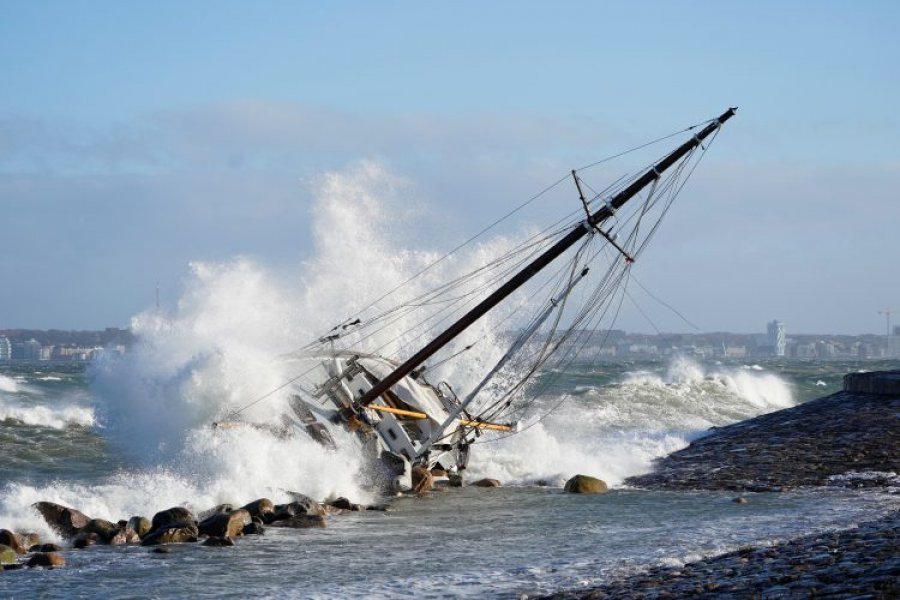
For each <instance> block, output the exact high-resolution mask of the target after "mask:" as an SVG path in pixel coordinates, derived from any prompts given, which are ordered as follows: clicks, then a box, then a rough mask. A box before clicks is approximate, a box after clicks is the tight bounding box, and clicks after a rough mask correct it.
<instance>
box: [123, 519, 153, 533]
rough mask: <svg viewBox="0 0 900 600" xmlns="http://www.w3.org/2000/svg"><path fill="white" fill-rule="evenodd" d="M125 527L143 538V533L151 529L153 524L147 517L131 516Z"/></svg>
mask: <svg viewBox="0 0 900 600" xmlns="http://www.w3.org/2000/svg"><path fill="white" fill-rule="evenodd" d="M125 529H131V530H132V531H134V532H135V533H136V534H137V535H138V537H140V538H143V537H144V536H145V535H147V534H148V533H150V532H151V531H153V525H152V524H151V523H150V519H148V518H147V517H131V518H130V519H128V524H127V525H125Z"/></svg>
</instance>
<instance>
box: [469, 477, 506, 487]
mask: <svg viewBox="0 0 900 600" xmlns="http://www.w3.org/2000/svg"><path fill="white" fill-rule="evenodd" d="M471 485H473V486H475V487H487V488H492V487H500V485H501V484H500V482H499V481H498V480H496V479H490V478H488V477H486V478H484V479H479V480H478V481H475V482H473V483H472V484H471Z"/></svg>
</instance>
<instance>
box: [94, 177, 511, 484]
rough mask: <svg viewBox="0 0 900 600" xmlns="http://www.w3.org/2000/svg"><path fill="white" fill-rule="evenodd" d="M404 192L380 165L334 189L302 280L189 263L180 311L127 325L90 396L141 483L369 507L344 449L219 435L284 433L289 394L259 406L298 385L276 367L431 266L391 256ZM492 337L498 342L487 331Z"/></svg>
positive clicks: (397, 326)
mask: <svg viewBox="0 0 900 600" xmlns="http://www.w3.org/2000/svg"><path fill="white" fill-rule="evenodd" d="M399 187H401V186H400V183H398V181H397V180H396V179H395V178H393V177H392V176H391V175H390V174H389V173H387V172H385V171H384V170H383V169H382V168H381V167H379V166H377V165H375V164H373V163H365V164H363V165H361V166H359V167H356V168H353V169H350V170H348V171H347V172H344V173H332V174H328V175H325V176H323V177H322V179H321V181H320V182H319V187H318V188H317V192H316V193H317V199H316V205H315V208H314V210H313V232H314V237H315V240H316V245H315V246H316V254H315V255H314V256H313V257H312V258H310V259H309V260H308V261H307V262H305V263H303V264H302V265H300V267H299V273H293V274H290V275H288V274H285V273H274V272H271V271H269V270H267V269H265V268H263V267H262V266H260V265H258V264H256V263H255V262H253V261H252V260H249V259H246V258H238V259H235V260H232V261H229V262H225V263H221V264H213V263H194V264H192V265H191V270H190V273H189V276H188V279H187V281H186V284H185V291H184V293H183V295H182V297H181V298H180V300H179V302H178V304H177V307H176V308H175V309H174V310H172V311H171V312H170V313H160V312H158V311H155V310H151V311H147V312H144V313H142V314H140V315H137V316H136V317H135V318H134V319H133V320H132V330H133V332H134V333H135V335H136V337H137V339H138V342H137V344H136V345H135V346H134V347H133V348H132V349H131V350H130V351H129V352H128V353H127V354H125V355H124V356H108V357H105V358H104V359H102V360H100V361H98V362H97V363H96V364H95V365H94V366H93V367H92V379H93V385H92V388H93V392H94V394H95V395H96V396H97V397H98V398H99V399H100V403H101V417H102V424H103V426H104V435H105V436H106V437H107V438H108V439H109V440H110V441H111V442H112V443H113V444H115V445H116V446H117V447H118V448H120V449H121V450H122V451H123V453H124V454H125V455H126V456H129V457H131V460H132V461H133V462H134V464H136V465H138V466H140V467H141V470H140V473H144V474H148V475H147V476H148V477H151V476H152V474H153V473H167V474H169V475H170V477H169V478H167V481H170V482H171V484H172V485H173V486H176V487H179V488H180V489H181V490H182V492H181V493H180V496H181V500H180V502H183V501H191V502H194V501H201V500H202V499H204V498H209V497H210V495H212V496H215V499H217V500H218V501H220V502H224V501H233V500H234V496H233V495H234V494H237V495H240V494H242V493H245V492H246V493H248V494H251V495H252V494H261V493H266V494H268V495H271V496H275V495H276V494H275V493H274V492H272V493H270V492H269V491H268V490H276V491H277V490H278V489H294V490H299V491H303V492H304V493H307V494H311V495H321V496H322V497H324V496H326V495H330V494H332V493H337V494H342V495H350V496H354V497H356V498H361V497H363V491H362V490H361V489H359V478H358V477H357V472H358V471H359V470H360V469H361V465H360V464H359V456H358V453H357V452H354V445H355V441H354V440H353V439H352V438H350V439H347V440H340V441H344V442H346V443H345V444H342V446H343V447H344V448H345V449H344V450H343V451H342V452H340V453H335V452H330V451H326V450H325V449H323V448H321V447H319V446H317V445H315V444H314V443H313V442H311V441H310V440H308V439H306V438H305V437H302V436H298V437H297V438H294V439H287V440H279V439H277V438H276V437H273V436H272V435H268V434H266V433H263V432H260V431H256V430H254V429H252V428H236V429H213V428H212V427H211V423H212V422H213V421H217V420H220V419H222V418H228V419H232V418H240V419H241V420H244V421H251V422H257V423H262V424H267V425H273V424H274V425H277V424H279V422H280V419H279V417H280V413H281V411H283V410H285V408H286V397H285V395H284V393H283V392H282V393H277V392H276V393H274V394H272V395H271V396H270V397H265V398H264V396H265V395H266V394H267V393H268V392H271V391H273V390H278V388H279V387H280V386H281V385H282V384H284V383H285V382H286V381H288V380H290V379H291V378H293V377H295V376H296V373H293V372H289V371H286V370H285V363H283V362H282V361H280V360H278V359H277V357H278V355H280V354H283V353H286V352H288V351H290V350H293V349H295V348H297V347H299V346H300V345H302V344H304V343H305V342H307V341H309V340H310V339H311V338H314V337H315V336H316V335H320V334H322V333H323V332H325V331H327V330H328V329H329V328H330V327H331V326H333V325H334V324H335V323H338V322H340V321H342V320H343V319H344V318H346V316H347V315H348V314H352V313H353V311H354V310H357V309H358V308H359V304H360V303H361V302H362V301H363V300H364V299H365V298H366V297H372V296H373V295H374V294H375V293H377V291H379V290H388V289H391V288H392V287H395V286H396V285H397V284H398V283H400V282H403V281H405V280H407V279H408V278H410V276H411V275H413V274H414V273H416V272H418V271H419V270H421V269H422V268H423V267H424V266H425V265H427V264H429V263H430V262H431V261H433V260H434V259H435V258H436V256H437V255H436V254H435V253H434V252H430V251H424V250H413V249H407V248H405V247H403V246H402V245H400V244H397V243H396V242H395V240H394V237H395V236H394V235H393V233H391V232H392V231H393V232H399V233H403V232H404V231H405V229H404V228H405V227H409V226H411V225H408V224H404V223H399V224H398V221H397V214H398V211H395V210H394V205H395V204H402V203H403V202H402V199H401V198H399V197H398V196H397V189H398V188H399ZM386 205H389V206H390V209H391V210H390V213H391V217H390V219H388V217H387V213H388V210H387V208H386ZM399 214H401V215H403V214H407V215H409V211H406V212H405V213H404V211H399ZM389 221H390V223H389ZM400 237H402V236H400ZM398 246H399V247H398ZM506 246H507V242H506V241H505V240H499V241H493V242H489V243H487V244H482V245H480V246H477V247H475V248H473V250H472V252H471V253H470V254H468V255H464V256H462V255H461V256H459V257H455V258H454V260H450V261H447V262H446V264H444V265H442V266H441V268H440V269H435V271H434V272H433V273H430V274H429V277H428V278H422V279H421V280H420V281H417V282H416V286H418V287H416V286H414V287H413V288H412V292H411V293H413V294H415V293H418V292H419V291H420V290H424V289H430V287H433V286H434V285H436V284H438V283H443V282H444V281H446V279H447V278H450V277H454V276H456V275H457V274H458V273H460V272H466V271H469V270H471V268H472V264H473V262H474V263H475V265H476V266H477V265H478V264H481V263H482V262H484V261H488V260H490V259H491V258H492V257H493V256H495V255H496V254H497V253H499V252H502V251H504V249H505V248H506ZM408 325H409V323H408V321H407V322H397V323H394V324H393V325H392V327H390V328H387V329H385V330H383V331H381V332H379V334H378V335H376V336H373V337H372V338H371V339H369V340H367V342H366V343H368V344H369V345H370V346H369V347H371V348H373V349H374V348H379V347H381V346H387V347H393V348H396V347H397V346H398V345H401V344H403V343H404V342H407V341H409V340H403V339H402V338H399V339H398V338H397V332H398V331H402V330H404V329H406V328H407V326H408ZM483 327H484V329H483V330H481V331H483V332H487V331H490V328H489V321H487V320H486V322H485V324H484V325H483ZM499 352H500V350H499V349H498V348H497V347H496V345H495V344H493V340H492V338H490V337H487V338H485V339H483V340H482V341H481V342H479V344H477V346H476V348H474V349H473V351H472V352H470V353H468V354H467V356H466V361H465V362H464V363H460V364H465V368H463V369H460V367H459V366H457V365H445V367H444V369H456V370H457V371H458V372H459V371H466V369H473V371H472V372H473V373H474V372H476V371H474V365H477V364H488V363H489V362H490V361H491V360H496V357H497V356H499ZM470 378H474V375H472V376H471V377H470ZM463 385H464V383H463ZM260 398H263V399H262V400H259V399H260ZM258 400H259V401H258ZM236 410H238V411H240V413H239V415H236V414H234V411H236ZM348 438H349V436H348ZM144 482H145V480H144V479H140V480H139V481H136V483H135V485H137V486H138V487H142V486H144V485H145V483H144ZM201 483H202V492H201V491H200V489H199V488H198V486H200V485H201ZM251 488H252V489H251ZM229 494H232V495H231V496H229ZM249 499H253V498H249Z"/></svg>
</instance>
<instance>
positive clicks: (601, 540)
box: [0, 357, 900, 598]
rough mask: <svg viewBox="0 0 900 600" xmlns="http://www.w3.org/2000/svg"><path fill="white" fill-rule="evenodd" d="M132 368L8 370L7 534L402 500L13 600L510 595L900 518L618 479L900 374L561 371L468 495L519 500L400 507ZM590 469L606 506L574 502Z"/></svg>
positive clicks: (125, 555)
mask: <svg viewBox="0 0 900 600" xmlns="http://www.w3.org/2000/svg"><path fill="white" fill-rule="evenodd" d="M117 361H118V362H117ZM117 361H105V360H98V361H96V362H95V363H92V364H83V363H58V364H54V363H46V362H41V363H21V362H6V363H0V440H2V449H3V460H2V461H0V528H7V529H12V530H17V531H33V532H37V533H39V534H40V536H41V538H42V539H43V540H44V541H56V542H60V541H61V540H60V539H59V537H58V536H57V535H56V534H55V533H54V532H53V531H52V530H50V529H49V528H48V526H47V525H46V523H44V522H43V520H42V519H41V517H40V516H39V515H38V514H37V513H36V512H35V511H34V510H33V509H32V508H31V505H32V504H33V503H34V502H37V501H42V500H43V501H51V502H57V503H61V504H65V505H68V506H72V507H75V508H77V509H79V510H81V511H82V512H84V513H86V514H88V515H90V516H91V517H99V518H104V519H109V520H112V521H118V520H120V519H128V518H129V517H131V516H132V515H144V516H147V517H152V516H153V514H154V513H155V512H157V511H160V510H163V509H165V508H168V507H171V506H176V505H180V506H187V507H189V508H191V509H193V510H195V511H197V512H199V511H202V510H205V509H208V508H210V507H212V506H215V505H217V504H220V503H225V502H228V503H232V504H236V505H241V504H244V503H247V502H250V501H252V500H254V499H257V498H260V497H268V498H270V499H272V500H273V501H275V502H276V503H277V502H284V501H288V500H289V497H288V492H291V491H294V492H301V493H305V494H307V495H310V496H313V497H315V498H317V499H320V500H325V499H328V498H335V497H338V496H345V497H348V498H350V499H351V500H352V501H355V502H363V503H381V502H385V501H386V502H388V503H389V510H388V511H386V512H378V511H366V512H355V513H348V514H345V515H339V516H333V517H330V518H329V520H328V523H327V527H325V528H323V529H311V530H289V529H276V528H269V529H267V530H266V532H265V534H264V535H261V536H245V537H242V538H239V539H238V540H237V544H236V546H234V547H230V548H209V547H203V546H200V545H199V544H186V545H179V546H176V547H173V548H172V552H170V553H166V554H158V553H153V552H151V551H150V549H149V548H146V547H141V546H118V547H109V546H107V547H93V548H90V549H86V550H80V551H76V550H71V551H66V552H65V553H64V556H65V560H66V566H65V567H64V568H59V569H54V570H44V569H22V570H17V571H8V572H3V573H2V575H0V597H4V598H26V597H28V598H101V597H102V598H200V597H211V598H246V597H261V598H445V597H460V598H516V597H520V596H521V595H523V594H538V593H545V592H552V591H557V590H561V589H578V588H583V587H586V586H591V585H596V584H600V583H602V582H603V581H605V580H607V579H608V578H610V577H615V576H618V575H623V574H627V573H630V572H634V571H636V570H640V569H643V568H646V567H648V566H651V565H680V564H682V563H684V562H686V561H691V560H695V559H698V558H700V557H704V556H709V555H714V554H717V553H722V552H727V551H730V550H735V549H738V548H740V547H743V546H747V545H759V544H763V545H765V544H772V543H775V542H777V541H779V540H784V539H788V538H791V537H795V536H798V535H802V534H807V533H810V532H816V531H822V530H827V529H831V528H842V527H849V526H852V525H853V524H855V523H858V522H861V521H865V520H870V519H873V518H877V517H879V516H880V515H883V514H885V513H886V512H888V511H890V510H894V509H897V508H898V507H900V494H885V493H878V492H872V491H857V490H846V489H842V488H839V487H835V488H833V489H831V488H824V489H823V488H817V489H809V490H798V491H790V492H783V493H752V494H744V496H745V497H746V498H747V499H748V500H749V501H748V502H747V503H746V504H738V503H735V502H733V499H734V497H735V494H734V493H728V492H699V491H698V492H659V491H646V490H641V489H632V488H630V487H628V486H627V485H625V484H624V483H623V482H624V480H625V479H626V478H627V477H628V476H630V475H636V474H640V473H644V472H647V471H648V470H649V469H650V468H651V465H652V461H653V459H655V458H657V457H661V456H664V455H665V454H667V453H669V452H672V451H675V450H678V449H680V448H683V447H685V446H686V445H687V444H689V443H690V441H691V440H693V439H696V438H697V437H699V436H702V435H704V432H706V431H707V430H708V429H709V428H710V427H714V426H721V425H726V424H729V423H734V422H736V421H740V420H742V419H747V418H750V417H753V416H755V415H759V414H762V413H767V412H771V411H775V410H779V409H782V408H787V407H790V406H794V405H796V404H799V403H803V402H807V401H809V400H810V399H813V398H816V397H821V396H825V395H828V394H831V393H833V392H835V391H838V390H840V389H841V380H842V376H843V375H844V374H845V373H849V372H856V371H870V370H880V369H887V368H895V369H896V368H900V362H898V361H855V360H854V361H841V360H829V361H794V360H785V359H777V360H776V359H769V360H759V361H756V362H747V361H736V362H718V361H710V360H702V359H697V358H688V357H678V358H669V359H665V360H646V361H640V360H635V361H613V362H604V363H598V364H592V365H573V366H570V367H567V369H566V370H565V371H562V372H559V373H555V377H554V378H553V384H552V387H550V388H549V389H548V390H547V392H546V398H545V399H543V400H541V402H546V406H547V407H551V406H552V407H556V409H555V410H554V411H552V412H551V413H550V414H549V416H546V415H545V416H543V418H541V419H536V420H534V421H532V422H530V423H528V424H527V427H525V428H523V431H522V432H521V433H519V434H517V435H515V436H511V437H502V436H500V437H497V438H487V437H485V438H484V439H481V440H479V443H478V444H477V445H475V446H474V447H473V449H472V454H471V463H470V467H469V469H468V473H467V476H466V477H467V479H468V480H469V481H474V480H476V479H478V478H482V477H492V478H496V479H499V480H500V481H501V482H503V487H500V488H479V487H463V488H461V489H450V490H446V491H436V492H434V493H432V494H430V495H428V496H426V497H421V498H415V497H400V498H388V499H385V498H382V497H379V496H378V495H377V494H376V493H375V492H373V491H372V490H371V489H367V488H366V486H365V485H364V484H363V483H362V480H361V478H360V477H359V469H360V465H359V464H358V462H356V461H357V459H356V457H355V455H353V454H352V453H346V452H333V451H327V450H324V449H322V448H321V447H319V446H317V445H315V444H314V443H312V442H310V441H308V440H305V439H300V438H293V439H287V440H279V439H276V438H274V437H272V436H269V435H267V434H265V433H263V432H260V431H256V430H253V429H245V430H223V429H216V428H213V427H211V426H210V424H209V420H208V419H207V418H206V417H207V413H206V412H205V409H204V408H203V407H204V406H205V405H204V404H203V403H202V402H199V401H197V402H196V404H192V403H191V402H192V401H191V400H187V401H182V402H181V403H180V404H167V403H166V402H165V401H164V400H161V399H164V398H165V397H167V395H168V394H174V393H175V391H174V390H175V388H173V386H175V385H176V382H177V386H178V387H177V390H180V392H179V393H180V394H181V396H182V397H183V398H184V397H186V398H188V399H190V398H193V396H191V395H190V394H187V395H185V394H184V393H183V392H184V390H185V389H188V390H192V391H193V392H194V393H196V394H199V395H202V392H203V390H205V389H208V388H209V389H214V390H218V391H217V392H216V393H220V392H221V389H220V388H221V385H222V382H221V377H217V376H216V375H217V374H216V373H215V372H214V371H212V372H210V371H209V370H207V371H203V370H196V369H194V370H184V372H180V371H178V369H175V371H174V372H170V373H169V374H168V375H167V376H166V377H161V376H160V375H159V372H160V371H159V370H157V371H153V370H148V369H144V370H140V371H138V370H135V369H134V368H133V366H132V367H131V368H129V367H128V366H127V364H125V365H123V363H122V361H121V359H117ZM204 373H205V375H204ZM126 382H127V383H126ZM229 385H235V386H237V385H238V384H237V383H233V384H229ZM148 390H149V391H148ZM151 392H152V393H151ZM221 393H224V392H221ZM208 400H209V398H206V399H205V400H204V402H205V401H208ZM148 403H149V405H148ZM576 473H584V474H588V475H593V476H596V477H599V478H602V479H604V480H605V481H607V482H608V483H609V484H610V487H611V491H610V492H609V493H606V494H603V495H574V494H567V493H565V492H564V491H563V489H562V486H563V484H564V482H565V481H566V479H567V478H569V477H571V476H572V475H574V474H576Z"/></svg>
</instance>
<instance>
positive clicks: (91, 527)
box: [81, 519, 125, 544]
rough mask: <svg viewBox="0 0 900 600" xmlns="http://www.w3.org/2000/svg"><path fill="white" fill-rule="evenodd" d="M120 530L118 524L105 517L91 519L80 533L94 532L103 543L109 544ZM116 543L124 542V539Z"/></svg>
mask: <svg viewBox="0 0 900 600" xmlns="http://www.w3.org/2000/svg"><path fill="white" fill-rule="evenodd" d="M121 532H122V530H121V529H120V528H119V526H118V525H116V524H115V523H112V522H110V521H107V520H105V519H91V520H90V521H88V523H87V525H85V526H84V528H82V530H81V533H96V534H97V535H98V536H100V541H102V542H103V543H104V544H109V543H110V542H111V540H112V539H113V538H115V537H116V536H117V535H118V534H119V533H121ZM118 543H125V542H124V539H123V541H121V542H118Z"/></svg>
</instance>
